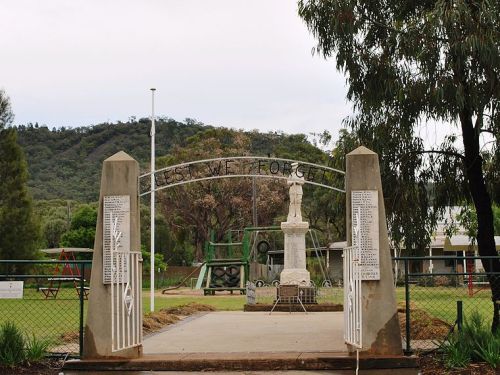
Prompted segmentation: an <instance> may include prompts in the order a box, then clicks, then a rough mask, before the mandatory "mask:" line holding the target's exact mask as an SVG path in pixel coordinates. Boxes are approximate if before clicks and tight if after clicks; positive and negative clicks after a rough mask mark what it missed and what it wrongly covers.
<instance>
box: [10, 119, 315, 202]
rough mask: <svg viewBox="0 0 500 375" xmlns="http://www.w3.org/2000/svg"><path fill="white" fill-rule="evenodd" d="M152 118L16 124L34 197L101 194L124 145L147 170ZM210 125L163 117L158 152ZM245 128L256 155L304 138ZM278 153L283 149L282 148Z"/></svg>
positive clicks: (85, 197)
mask: <svg viewBox="0 0 500 375" xmlns="http://www.w3.org/2000/svg"><path fill="white" fill-rule="evenodd" d="M150 124H151V123H150V121H149V119H141V120H139V121H133V122H127V123H122V122H119V123H105V124H99V125H94V126H89V127H79V128H72V129H70V128H68V129H65V128H60V129H52V130H50V129H48V128H47V127H45V126H41V127H39V126H38V125H28V126H24V125H21V126H18V127H17V130H18V140H19V143H20V144H21V146H22V147H23V148H24V151H25V154H26V158H27V162H28V169H29V174H30V179H29V188H30V191H31V193H32V194H33V197H34V198H35V199H55V198H60V199H74V200H78V201H83V202H90V201H95V200H97V198H98V195H99V180H100V171H101V165H102V161H103V160H104V159H106V158H107V157H109V156H111V155H113V154H114V153H115V152H117V151H120V150H123V151H125V152H127V153H128V154H129V155H131V156H132V157H133V158H135V159H136V160H138V161H139V163H140V164H141V170H142V171H147V170H148V165H149V155H150V138H149V131H150ZM211 128H212V127H211V126H207V125H204V124H202V123H199V122H196V121H191V120H188V121H186V123H181V122H176V121H173V120H165V119H164V120H159V121H158V122H157V123H156V155H157V157H159V156H162V155H165V154H167V153H168V152H169V151H170V149H171V147H172V146H173V145H175V144H179V145H184V144H185V143H186V140H187V139H188V138H189V137H191V136H193V135H195V134H197V133H199V132H203V131H207V130H208V129H211ZM246 134H247V135H249V136H250V138H251V140H252V142H251V150H249V151H250V153H251V154H253V155H267V154H269V153H272V154H277V148H278V147H282V148H288V146H292V144H295V145H298V144H302V145H303V144H304V142H305V136H302V135H295V136H289V135H284V134H276V133H267V134H261V133H257V132H248V133H246ZM287 144H288V145H287ZM308 146H309V147H311V146H310V145H308ZM309 147H308V148H309ZM318 151H319V150H318ZM278 153H279V154H281V155H283V152H278Z"/></svg>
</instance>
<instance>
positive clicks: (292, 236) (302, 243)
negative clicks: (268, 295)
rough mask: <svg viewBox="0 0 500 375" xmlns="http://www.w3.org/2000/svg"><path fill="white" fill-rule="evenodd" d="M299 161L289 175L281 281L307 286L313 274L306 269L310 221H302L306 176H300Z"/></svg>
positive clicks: (287, 283)
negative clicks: (288, 202) (288, 204)
mask: <svg viewBox="0 0 500 375" xmlns="http://www.w3.org/2000/svg"><path fill="white" fill-rule="evenodd" d="M298 167H299V164H298V163H293V164H292V172H291V174H290V176H289V177H288V181H287V184H288V186H289V194H290V206H289V208H288V217H287V221H286V222H283V223H281V229H282V230H283V234H284V235H285V254H284V258H285V259H284V266H283V271H282V272H281V274H280V283H281V284H283V285H300V286H304V287H307V286H309V284H310V280H311V276H310V275H309V271H307V269H306V263H307V262H306V237H305V235H306V233H307V231H308V229H309V223H308V222H304V221H302V213H301V205H302V194H303V193H302V185H304V183H305V180H304V177H303V176H301V177H299V174H298Z"/></svg>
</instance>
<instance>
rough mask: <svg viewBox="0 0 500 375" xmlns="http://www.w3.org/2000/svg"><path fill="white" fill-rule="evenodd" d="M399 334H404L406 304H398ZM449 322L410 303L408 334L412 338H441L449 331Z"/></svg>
mask: <svg viewBox="0 0 500 375" xmlns="http://www.w3.org/2000/svg"><path fill="white" fill-rule="evenodd" d="M398 312H399V314H398V315H399V324H400V326H401V334H402V335H406V305H405V304H400V305H399V306H398ZM450 329H451V324H449V323H447V322H445V321H444V320H441V319H439V318H435V317H433V316H432V315H430V314H429V313H428V312H427V311H425V310H422V309H419V308H417V307H416V306H415V305H414V304H410V335H411V339H412V340H442V339H444V338H445V337H446V335H448V332H450Z"/></svg>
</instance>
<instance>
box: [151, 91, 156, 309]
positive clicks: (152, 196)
mask: <svg viewBox="0 0 500 375" xmlns="http://www.w3.org/2000/svg"><path fill="white" fill-rule="evenodd" d="M155 91H156V89H155V88H152V89H151V228H150V229H151V248H150V255H151V261H150V265H151V270H150V272H151V304H150V307H151V311H155V190H156V186H155V155H156V153H155V133H156V129H155Z"/></svg>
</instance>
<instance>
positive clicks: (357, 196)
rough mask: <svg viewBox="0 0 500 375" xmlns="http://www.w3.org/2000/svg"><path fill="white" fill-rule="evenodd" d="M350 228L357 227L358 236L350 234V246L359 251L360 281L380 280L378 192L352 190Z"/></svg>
mask: <svg viewBox="0 0 500 375" xmlns="http://www.w3.org/2000/svg"><path fill="white" fill-rule="evenodd" d="M351 202H352V226H353V227H356V226H359V229H360V230H359V236H356V235H355V232H354V231H353V232H352V245H353V246H359V247H360V250H361V280H380V255H379V228H378V224H379V223H378V192H377V191H376V190H353V191H352V192H351Z"/></svg>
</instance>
